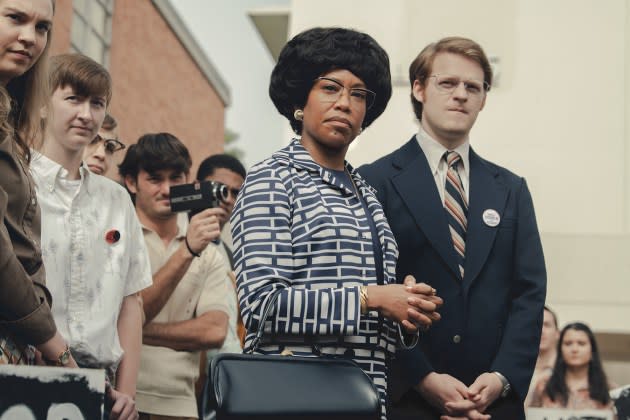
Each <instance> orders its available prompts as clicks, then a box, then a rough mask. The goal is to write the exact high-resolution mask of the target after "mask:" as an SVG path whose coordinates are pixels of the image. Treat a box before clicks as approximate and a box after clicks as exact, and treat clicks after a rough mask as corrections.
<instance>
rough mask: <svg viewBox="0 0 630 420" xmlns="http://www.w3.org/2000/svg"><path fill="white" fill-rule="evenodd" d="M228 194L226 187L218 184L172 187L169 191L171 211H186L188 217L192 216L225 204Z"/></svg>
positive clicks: (209, 182)
mask: <svg viewBox="0 0 630 420" xmlns="http://www.w3.org/2000/svg"><path fill="white" fill-rule="evenodd" d="M228 194H229V192H228V189H227V187H226V186H225V185H224V184H221V183H220V182H214V181H202V182H195V183H192V184H182V185H174V186H172V187H171V189H170V201H171V211H173V212H182V211H187V212H189V215H190V216H193V215H195V214H197V213H199V212H201V211H203V210H205V209H209V208H211V207H217V206H218V205H219V204H221V203H224V202H226V201H227V199H228V197H229V195H228Z"/></svg>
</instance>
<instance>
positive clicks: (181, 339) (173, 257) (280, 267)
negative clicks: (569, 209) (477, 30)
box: [0, 0, 612, 420]
mask: <svg viewBox="0 0 630 420" xmlns="http://www.w3.org/2000/svg"><path fill="white" fill-rule="evenodd" d="M53 12H54V1H53V0H0V83H1V84H2V87H1V88H0V174H1V176H0V215H1V216H2V219H3V222H4V223H3V225H2V228H1V230H0V241H1V242H2V243H1V246H0V272H1V273H2V274H0V276H1V284H2V291H1V292H0V363H7V364H28V365H32V364H47V365H55V366H64V367H69V368H74V367H87V368H99V369H104V370H105V372H106V381H107V395H106V404H105V418H110V419H137V418H140V419H146V420H162V419H194V418H197V417H198V414H199V406H200V405H203V406H204V412H205V411H206V409H209V410H211V409H212V408H213V404H215V402H214V401H213V400H212V395H211V394H212V392H211V390H209V389H207V387H206V389H205V390H204V391H203V392H200V390H201V389H202V388H203V384H204V382H205V375H206V374H207V372H208V366H209V360H211V359H212V357H214V356H215V355H216V354H217V353H219V352H232V353H237V352H241V351H243V350H245V351H248V350H250V348H251V346H252V342H253V341H254V336H255V332H256V331H257V330H258V328H259V324H260V323H261V318H262V314H263V313H265V311H266V310H267V309H270V317H269V318H268V319H267V323H266V324H265V325H264V334H265V337H267V339H266V340H265V341H264V344H263V345H261V346H259V347H257V349H256V351H257V352H259V353H262V354H271V355H274V354H286V353H287V352H289V353H290V354H293V355H294V356H305V357H313V356H315V357H317V356H327V355H329V356H330V355H332V356H338V357H345V358H348V359H350V360H353V361H354V362H356V364H357V365H358V366H360V367H361V368H362V369H363V370H364V371H365V372H366V374H367V375H368V376H369V377H370V378H371V380H372V381H373V383H374V384H375V386H376V388H377V390H378V393H379V397H380V403H381V415H382V418H383V419H386V418H389V419H411V418H426V419H433V418H442V419H459V418H464V419H488V418H490V417H491V416H492V417H493V418H498V419H520V418H524V416H525V410H524V408H525V407H526V406H532V407H565V408H574V409H579V408H598V409H601V408H604V409H607V408H610V407H611V405H612V403H611V399H610V397H609V395H608V389H609V388H610V385H609V383H608V381H607V379H606V375H605V374H604V371H603V369H602V364H601V360H600V356H599V353H598V349H597V343H596V342H595V339H594V335H593V333H592V331H591V330H590V329H589V327H588V326H586V325H585V324H582V323H571V324H568V325H567V326H565V327H564V328H563V329H562V331H558V323H557V318H556V317H555V314H553V312H551V310H549V309H548V308H545V310H543V307H544V302H545V292H546V271H545V262H544V258H543V252H542V246H541V242H540V237H539V233H538V229H537V225H536V219H535V213H534V208H533V203H532V199H531V196H530V193H529V190H528V188H527V184H526V182H525V180H524V179H523V178H521V177H519V176H517V175H515V174H513V173H512V172H510V171H508V170H507V169H504V168H502V167H500V166H498V165H496V164H494V163H492V162H489V161H487V160H485V159H484V158H482V157H480V156H479V155H478V154H477V153H476V152H475V151H474V150H473V149H472V147H471V146H470V142H469V132H470V130H471V129H472V127H473V125H474V123H475V121H476V118H477V116H478V114H479V113H480V112H481V111H482V110H483V108H484V105H485V103H486V100H487V97H488V92H489V91H490V89H491V86H492V77H493V74H492V68H491V66H490V63H489V61H488V58H487V56H486V55H485V53H484V51H483V49H482V48H481V46H480V45H479V44H477V43H476V42H474V41H472V40H470V39H467V38H461V37H448V38H443V39H441V40H439V41H438V42H435V43H432V44H430V45H428V46H427V47H425V48H424V49H423V50H422V51H421V52H420V53H419V54H418V56H417V57H416V58H415V59H414V60H413V62H412V63H411V65H410V68H409V82H410V89H411V92H410V96H411V103H412V107H413V110H414V113H415V115H416V117H417V120H418V123H419V130H418V132H417V133H415V134H413V135H412V137H411V139H410V140H409V141H408V142H407V143H406V144H404V145H403V146H402V147H401V148H399V149H398V150H396V151H394V152H392V153H391V154H389V155H387V156H384V157H383V158H381V159H379V160H377V161H376V162H374V163H372V164H369V165H364V166H362V167H360V168H358V169H356V168H354V167H353V166H352V165H351V164H350V163H349V162H347V161H346V159H345V157H346V153H347V151H348V147H349V146H350V144H351V143H352V142H353V141H355V139H356V137H357V136H358V135H359V134H360V133H361V132H362V131H363V130H365V129H367V128H368V127H369V126H370V125H371V124H372V123H373V122H374V121H375V120H376V119H377V118H378V117H379V116H380V115H381V114H382V113H383V111H384V110H385V108H386V106H387V103H388V101H389V99H390V97H391V93H392V87H391V75H390V63H389V58H388V55H387V53H386V52H385V51H384V50H383V48H382V47H381V46H380V45H379V44H378V43H377V42H376V41H375V40H374V39H373V38H372V37H371V36H369V35H367V34H365V33H361V32H358V31H355V30H350V29H343V28H313V29H309V30H306V31H304V32H302V33H300V34H298V35H296V36H295V37H294V38H293V39H291V40H290V41H289V42H288V43H287V45H286V46H285V47H284V48H283V50H282V52H281V53H280V56H279V58H278V62H277V64H276V66H275V68H274V70H273V72H272V74H271V80H270V86H269V93H270V97H271V99H272V101H273V103H274V105H275V107H276V108H277V110H278V112H279V113H280V114H282V115H283V116H284V117H286V118H287V120H288V122H289V124H290V126H291V128H292V129H293V131H294V132H295V135H296V137H295V138H294V139H293V140H291V141H290V143H289V144H288V145H287V146H286V147H284V148H282V149H281V150H279V151H277V152H276V153H274V154H273V155H272V156H271V157H269V158H268V159H265V160H263V161H262V162H260V163H258V164H256V165H254V166H253V167H252V168H251V169H250V171H249V173H247V172H246V170H245V168H244V167H243V165H242V164H241V163H240V162H239V161H238V160H237V159H235V158H233V157H231V156H229V155H215V156H210V157H208V158H207V159H206V160H205V161H204V162H203V163H202V164H201V165H200V167H199V169H198V170H197V173H196V178H194V177H193V176H192V173H191V172H192V160H191V157H190V154H189V152H188V150H187V149H186V147H185V145H184V144H183V143H182V141H181V140H180V139H178V138H177V137H176V136H174V135H173V134H170V133H147V134H145V135H143V136H141V137H140V138H139V139H138V140H137V141H135V142H133V144H131V145H129V146H128V147H127V146H126V145H125V143H124V142H122V141H121V139H120V138H119V136H118V131H117V125H118V122H117V121H116V119H115V118H114V117H113V116H111V115H110V114H108V105H109V104H110V102H111V98H112V80H111V77H110V75H109V73H108V71H107V70H106V69H105V68H104V67H103V66H102V65H100V64H98V63H96V62H95V61H93V60H92V59H90V58H88V57H86V56H83V55H81V54H62V55H58V56H55V57H52V58H50V59H49V57H48V49H49V42H48V41H49V38H50V34H51V29H52V17H53ZM122 153H124V158H123V159H122V163H121V164H120V165H119V167H118V169H119V171H118V172H119V175H120V179H121V180H122V184H123V185H120V184H118V183H117V182H114V181H113V180H110V179H108V178H106V177H105V176H103V174H105V173H107V172H108V170H109V169H110V168H111V167H112V165H113V164H114V160H115V159H114V158H115V155H116V154H122ZM204 181H212V182H215V183H219V184H221V185H222V186H223V187H224V188H225V191H226V195H225V197H224V199H223V200H219V201H220V202H219V203H215V205H209V206H208V208H205V209H203V210H201V211H199V212H194V213H191V214H186V213H175V212H173V210H172V209H171V202H170V200H169V199H170V191H171V187H173V186H178V185H182V184H187V183H192V182H196V183H199V182H204ZM232 238H233V242H232ZM270 302H274V304H275V307H272V308H268V305H270ZM541 332H542V337H541ZM539 341H540V347H538V343H539ZM556 343H557V344H556ZM532 375H533V379H532ZM199 376H201V378H202V379H201V380H200V381H199V380H198V378H199ZM202 401H203V404H201V403H202Z"/></svg>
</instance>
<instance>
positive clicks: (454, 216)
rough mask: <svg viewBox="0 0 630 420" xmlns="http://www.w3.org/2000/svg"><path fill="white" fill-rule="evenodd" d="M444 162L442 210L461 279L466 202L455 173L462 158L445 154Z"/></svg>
mask: <svg viewBox="0 0 630 420" xmlns="http://www.w3.org/2000/svg"><path fill="white" fill-rule="evenodd" d="M444 160H445V161H446V164H447V165H448V169H447V171H446V184H445V188H444V209H446V215H447V218H448V225H449V229H450V231H451V238H453V246H454V247H455V254H456V256H457V265H458V266H459V272H460V274H461V276H462V279H463V278H464V261H465V258H466V228H467V226H468V201H467V200H466V194H465V193H464V188H463V186H462V180H461V178H460V177H459V173H458V172H457V165H458V164H459V163H460V162H461V160H462V158H461V156H460V155H459V153H457V152H446V153H444Z"/></svg>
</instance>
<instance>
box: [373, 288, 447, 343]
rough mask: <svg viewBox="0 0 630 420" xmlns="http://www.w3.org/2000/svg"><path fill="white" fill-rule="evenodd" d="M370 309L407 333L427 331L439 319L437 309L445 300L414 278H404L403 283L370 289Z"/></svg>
mask: <svg viewBox="0 0 630 420" xmlns="http://www.w3.org/2000/svg"><path fill="white" fill-rule="evenodd" d="M367 291H368V308H369V309H376V310H378V311H379V312H380V313H381V314H383V316H385V317H386V318H388V319H391V320H393V321H395V322H398V323H399V324H400V325H401V326H402V327H403V328H404V329H405V330H406V331H407V332H408V333H415V332H416V331H418V329H422V330H426V329H428V328H429V327H430V326H431V324H432V323H433V322H435V321H438V320H439V319H440V314H439V313H438V312H436V311H437V309H438V308H439V307H440V306H441V305H442V303H443V301H442V298H440V297H439V296H437V295H436V291H435V289H434V288H432V287H431V286H429V285H428V284H426V283H416V279H415V278H414V277H413V276H407V277H405V280H404V282H403V284H388V285H383V286H368V290H367Z"/></svg>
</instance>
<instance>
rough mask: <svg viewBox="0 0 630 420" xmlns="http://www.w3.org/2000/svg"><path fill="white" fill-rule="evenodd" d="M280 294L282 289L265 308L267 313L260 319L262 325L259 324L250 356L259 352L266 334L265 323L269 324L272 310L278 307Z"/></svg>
mask: <svg viewBox="0 0 630 420" xmlns="http://www.w3.org/2000/svg"><path fill="white" fill-rule="evenodd" d="M280 292H282V289H280V290H276V291H275V292H274V293H273V295H271V297H270V298H269V303H267V306H266V307H265V311H264V312H263V314H262V318H261V319H260V323H259V324H258V331H256V337H254V339H253V340H252V344H251V346H250V350H249V354H253V353H254V352H255V351H256V350H258V346H259V345H260V341H261V340H262V336H263V334H264V332H265V322H267V318H268V317H269V313H270V312H271V309H272V308H273V307H275V306H276V301H277V300H278V296H280Z"/></svg>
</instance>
